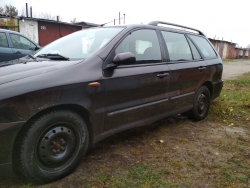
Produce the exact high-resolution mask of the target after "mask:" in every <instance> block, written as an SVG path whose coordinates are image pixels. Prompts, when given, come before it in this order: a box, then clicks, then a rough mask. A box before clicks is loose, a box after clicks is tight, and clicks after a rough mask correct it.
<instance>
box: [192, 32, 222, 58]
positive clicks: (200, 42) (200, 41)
mask: <svg viewBox="0 0 250 188" xmlns="http://www.w3.org/2000/svg"><path fill="white" fill-rule="evenodd" d="M188 36H189V37H190V38H191V39H192V40H193V41H194V43H195V44H196V45H197V46H198V48H199V49H200V51H201V53H202V54H203V56H204V57H205V58H216V57H217V55H216V53H215V51H214V50H213V48H212V46H211V45H210V44H209V43H208V41H207V40H206V39H204V38H203V37H199V36H194V35H188Z"/></svg>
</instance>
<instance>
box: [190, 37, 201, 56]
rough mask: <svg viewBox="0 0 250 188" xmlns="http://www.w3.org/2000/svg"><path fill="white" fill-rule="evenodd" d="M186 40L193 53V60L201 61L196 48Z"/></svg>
mask: <svg viewBox="0 0 250 188" xmlns="http://www.w3.org/2000/svg"><path fill="white" fill-rule="evenodd" d="M187 40H188V42H189V45H190V47H191V50H192V53H193V58H194V59H195V60H198V59H201V55H200V54H199V52H198V50H197V49H196V47H195V46H194V44H193V43H192V42H191V40H190V39H188V38H187Z"/></svg>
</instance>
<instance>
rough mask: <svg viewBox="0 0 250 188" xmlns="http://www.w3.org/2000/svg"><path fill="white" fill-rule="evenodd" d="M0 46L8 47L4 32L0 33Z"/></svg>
mask: <svg viewBox="0 0 250 188" xmlns="http://www.w3.org/2000/svg"><path fill="white" fill-rule="evenodd" d="M0 47H4V48H8V47H9V44H8V41H7V37H6V34H5V33H0Z"/></svg>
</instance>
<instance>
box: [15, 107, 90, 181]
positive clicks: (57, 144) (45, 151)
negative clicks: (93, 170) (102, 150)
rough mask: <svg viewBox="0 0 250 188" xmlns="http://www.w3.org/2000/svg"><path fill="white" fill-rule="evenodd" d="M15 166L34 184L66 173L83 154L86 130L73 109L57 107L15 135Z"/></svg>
mask: <svg viewBox="0 0 250 188" xmlns="http://www.w3.org/2000/svg"><path fill="white" fill-rule="evenodd" d="M17 143H18V144H17V145H16V146H17V147H16V148H15V150H16V152H14V154H15V153H16V156H14V160H15V161H14V164H15V166H14V168H16V170H17V171H18V173H19V174H22V175H24V176H25V177H26V178H28V180H31V181H32V182H36V183H46V182H51V181H54V180H57V179H60V178H62V177H64V176H66V175H68V174H69V173H70V172H71V171H72V170H74V168H75V167H76V166H77V165H78V163H79V162H80V160H81V158H82V157H83V156H84V155H85V153H86V151H87V148H88V145H89V132H88V128H87V125H86V123H85V121H84V120H83V119H82V118H81V117H80V116H79V115H78V114H76V113H75V112H72V111H68V110H56V111H52V112H50V113H47V114H45V115H42V116H41V117H40V118H38V119H36V120H35V121H33V123H32V124H31V126H29V127H28V128H27V129H26V130H25V131H24V132H23V133H22V134H21V135H20V136H19V138H18V140H17Z"/></svg>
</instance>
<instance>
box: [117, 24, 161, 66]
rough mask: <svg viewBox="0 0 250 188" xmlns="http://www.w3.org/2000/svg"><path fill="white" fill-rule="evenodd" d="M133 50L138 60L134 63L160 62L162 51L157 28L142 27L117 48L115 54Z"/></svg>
mask: <svg viewBox="0 0 250 188" xmlns="http://www.w3.org/2000/svg"><path fill="white" fill-rule="evenodd" d="M124 52H132V53H133V54H134V55H135V58H136V62H135V63H133V64H148V63H160V62H162V59H161V51H160V45H159V41H158V38H157V35H156V32H155V30H148V29H142V30H137V31H134V32H132V33H131V34H130V35H128V36H127V37H126V38H125V39H124V40H123V41H122V42H121V43H120V44H119V46H118V47H117V48H116V50H115V55H117V54H119V53H124Z"/></svg>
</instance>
